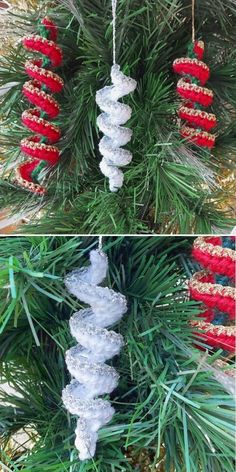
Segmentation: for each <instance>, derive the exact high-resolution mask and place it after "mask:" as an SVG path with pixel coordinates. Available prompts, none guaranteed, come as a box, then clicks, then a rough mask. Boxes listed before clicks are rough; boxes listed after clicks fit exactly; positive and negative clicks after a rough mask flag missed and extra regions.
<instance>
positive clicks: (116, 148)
mask: <svg viewBox="0 0 236 472" xmlns="http://www.w3.org/2000/svg"><path fill="white" fill-rule="evenodd" d="M111 81H112V84H113V85H111V86H106V87H104V88H102V89H101V90H98V92H97V93H96V103H97V104H98V106H99V107H100V108H101V110H102V111H103V113H101V115H99V116H98V118H97V125H98V128H99V129H100V131H102V133H104V135H105V136H103V138H102V139H101V141H100V143H99V150H100V152H101V154H102V156H103V159H102V161H101V162H100V169H101V171H102V173H103V174H104V175H105V176H106V177H108V178H109V187H110V190H111V192H116V191H117V190H118V189H119V188H120V187H122V185H123V180H124V174H123V172H122V171H121V170H120V169H118V167H123V166H126V165H127V164H129V163H130V162H131V160H132V153H131V152H130V151H127V150H125V149H121V146H125V145H126V144H127V143H128V142H129V141H130V140H131V137H132V134H133V132H132V130H130V129H129V128H125V127H124V126H120V125H123V124H125V123H126V121H128V120H129V119H130V117H131V114H132V109H131V107H130V106H128V105H125V104H124V103H120V102H118V100H119V98H121V97H124V96H125V95H128V94H129V93H131V92H133V91H134V90H135V88H136V86H137V82H136V80H134V79H131V77H127V76H125V75H124V74H123V73H122V72H121V71H120V66H119V65H118V64H114V65H113V66H112V68H111Z"/></svg>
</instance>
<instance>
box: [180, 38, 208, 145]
mask: <svg viewBox="0 0 236 472" xmlns="http://www.w3.org/2000/svg"><path fill="white" fill-rule="evenodd" d="M203 53H204V43H203V42H202V41H196V42H195V43H194V45H193V49H192V55H193V56H195V57H191V58H188V57H186V58H181V59H176V60H175V61H174V63H173V69H174V72H176V73H177V74H180V75H182V76H183V77H182V78H181V79H180V80H179V81H178V83H177V93H178V94H179V95H180V96H181V98H183V99H184V100H186V101H185V103H184V104H183V105H182V106H181V107H180V108H179V110H178V115H179V117H180V118H181V120H184V122H185V123H184V124H182V126H181V128H180V134H181V136H182V137H183V138H186V139H188V140H189V141H191V142H193V143H195V144H197V145H198V146H203V147H208V148H212V147H213V146H214V144H215V136H214V135H213V134H211V133H209V130H211V129H212V128H214V127H215V126H216V124H217V121H216V117H215V115H214V114H213V113H208V112H206V111H203V110H202V109H201V106H204V107H208V106H209V105H211V104H212V101H213V92H212V91H211V90H209V89H208V88H206V87H204V85H205V83H206V82H207V80H208V79H209V75H210V71H209V68H208V67H207V65H206V64H205V63H204V62H202V61H201V59H202V58H203Z"/></svg>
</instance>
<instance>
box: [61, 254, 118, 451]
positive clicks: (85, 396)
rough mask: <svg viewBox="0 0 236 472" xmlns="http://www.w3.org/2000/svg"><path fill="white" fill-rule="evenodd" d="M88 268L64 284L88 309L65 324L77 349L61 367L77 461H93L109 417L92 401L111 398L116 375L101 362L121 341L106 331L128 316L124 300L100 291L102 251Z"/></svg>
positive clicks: (109, 410)
mask: <svg viewBox="0 0 236 472" xmlns="http://www.w3.org/2000/svg"><path fill="white" fill-rule="evenodd" d="M90 262H91V265H90V266H89V267H82V268H81V269H76V270H74V271H73V272H71V273H70V274H69V275H67V276H66V278H65V285H66V287H67V289H68V290H69V292H71V293H72V294H73V295H75V296H76V297H77V298H78V299H79V300H81V301H82V302H84V303H88V304H89V305H90V307H91V308H86V309H84V310H79V311H78V312H76V313H74V315H73V316H72V317H71V319H70V322H69V323H70V331H71V334H72V336H73V337H74V338H75V339H76V340H77V341H78V343H79V344H77V345H76V346H74V347H72V348H71V349H69V350H68V351H67V352H66V364H67V368H68V370H69V372H70V373H71V375H72V377H74V379H73V380H72V381H71V383H70V384H69V385H67V386H66V388H65V389H64V390H63V392H62V399H63V402H64V405H65V407H66V408H67V410H68V411H69V412H70V413H72V414H74V415H77V416H79V419H78V420H77V427H76V430H75V434H76V439H75V446H76V448H77V449H78V450H79V458H80V459H81V460H86V459H90V458H91V457H93V456H94V454H95V450H96V442H97V439H98V433H97V431H98V429H99V428H101V427H102V426H103V425H105V424H106V423H108V422H109V421H110V420H111V418H112V416H113V415H114V412H115V411H114V408H113V407H112V406H111V404H110V402H109V401H107V400H103V399H101V398H97V397H98V396H99V395H104V394H107V393H110V392H112V391H113V390H114V389H115V388H116V387H117V385H118V380H119V375H118V373H117V372H116V370H115V369H114V368H113V367H111V366H109V365H107V364H105V361H106V360H108V359H111V358H112V357H113V356H115V355H117V354H119V352H120V349H121V348H122V346H123V345H124V341H123V337H122V336H121V335H120V334H117V333H115V332H114V331H108V330H107V329H106V327H108V326H111V325H112V324H114V323H116V322H117V321H119V320H120V319H121V318H122V316H123V314H124V313H126V311H127V303H126V298H125V297H124V296H123V295H122V294H120V293H117V292H115V291H114V290H112V289H109V288H108V287H99V286H98V285H99V284H100V283H101V282H102V281H103V280H104V278H105V277H106V273H107V268H108V260H107V256H106V255H105V254H104V252H102V251H101V250H99V249H97V250H93V251H91V252H90Z"/></svg>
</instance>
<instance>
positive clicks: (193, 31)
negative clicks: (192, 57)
mask: <svg viewBox="0 0 236 472" xmlns="http://www.w3.org/2000/svg"><path fill="white" fill-rule="evenodd" d="M192 42H193V43H194V42H195V0H192Z"/></svg>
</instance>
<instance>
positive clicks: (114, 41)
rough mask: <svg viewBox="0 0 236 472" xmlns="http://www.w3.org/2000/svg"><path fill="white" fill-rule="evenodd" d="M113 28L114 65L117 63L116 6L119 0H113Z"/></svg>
mask: <svg viewBox="0 0 236 472" xmlns="http://www.w3.org/2000/svg"><path fill="white" fill-rule="evenodd" d="M111 3H112V29H113V41H112V42H113V65H114V64H116V7H117V0H112V2H111Z"/></svg>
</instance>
